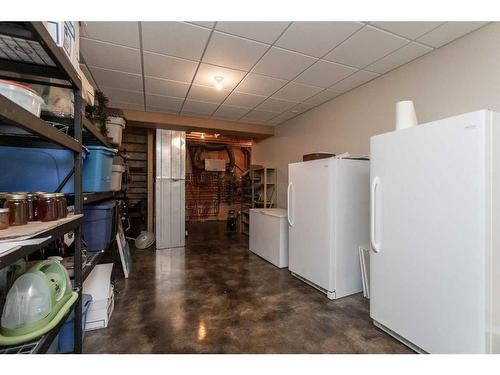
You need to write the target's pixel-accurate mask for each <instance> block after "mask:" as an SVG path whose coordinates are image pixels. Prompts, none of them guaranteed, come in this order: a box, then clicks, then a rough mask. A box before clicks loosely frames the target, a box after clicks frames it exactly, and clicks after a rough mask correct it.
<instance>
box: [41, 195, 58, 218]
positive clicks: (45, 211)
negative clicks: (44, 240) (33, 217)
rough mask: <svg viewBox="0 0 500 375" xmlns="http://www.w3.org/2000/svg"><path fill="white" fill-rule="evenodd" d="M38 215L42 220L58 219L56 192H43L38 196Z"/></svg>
mask: <svg viewBox="0 0 500 375" xmlns="http://www.w3.org/2000/svg"><path fill="white" fill-rule="evenodd" d="M37 215H38V217H37V218H38V220H40V221H54V220H57V218H58V210H57V197H56V194H55V193H42V194H40V195H39V196H38V204H37Z"/></svg>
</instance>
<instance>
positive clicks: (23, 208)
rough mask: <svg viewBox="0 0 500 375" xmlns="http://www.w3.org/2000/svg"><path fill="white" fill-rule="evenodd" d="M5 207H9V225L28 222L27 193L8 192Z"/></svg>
mask: <svg viewBox="0 0 500 375" xmlns="http://www.w3.org/2000/svg"><path fill="white" fill-rule="evenodd" d="M4 207H5V208H8V209H9V225H12V226H15V225H26V224H28V198H27V196H26V193H12V194H7V196H6V200H5V203H4Z"/></svg>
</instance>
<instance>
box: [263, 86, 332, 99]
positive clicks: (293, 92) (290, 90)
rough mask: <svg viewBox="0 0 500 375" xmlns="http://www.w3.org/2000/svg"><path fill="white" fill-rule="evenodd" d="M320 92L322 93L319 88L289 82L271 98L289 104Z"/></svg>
mask: <svg viewBox="0 0 500 375" xmlns="http://www.w3.org/2000/svg"><path fill="white" fill-rule="evenodd" d="M320 91H322V89H321V88H320V87H313V86H307V85H302V84H300V83H295V82H290V83H289V84H287V85H286V86H285V87H283V88H282V89H281V90H279V91H278V92H277V93H276V94H274V95H273V96H272V98H274V99H282V100H288V101H290V102H301V101H303V100H304V99H307V98H309V97H311V96H313V95H315V94H317V93H318V92H320Z"/></svg>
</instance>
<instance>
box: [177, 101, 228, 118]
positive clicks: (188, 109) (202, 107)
mask: <svg viewBox="0 0 500 375" xmlns="http://www.w3.org/2000/svg"><path fill="white" fill-rule="evenodd" d="M218 106H219V105H218V104H215V103H205V102H200V101H197V100H186V102H185V103H184V107H183V108H182V113H188V114H195V115H208V116H209V115H211V114H212V113H213V112H214V111H215V110H216V109H217V107H218Z"/></svg>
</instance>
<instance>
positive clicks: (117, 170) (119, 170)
mask: <svg viewBox="0 0 500 375" xmlns="http://www.w3.org/2000/svg"><path fill="white" fill-rule="evenodd" d="M123 172H125V166H123V165H117V164H113V167H112V172H111V191H120V190H121V189H122V174H123Z"/></svg>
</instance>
